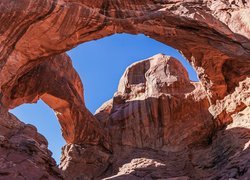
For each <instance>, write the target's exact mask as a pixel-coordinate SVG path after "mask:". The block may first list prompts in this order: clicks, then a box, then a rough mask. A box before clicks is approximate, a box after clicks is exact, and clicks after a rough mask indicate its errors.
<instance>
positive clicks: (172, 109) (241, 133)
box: [95, 54, 250, 179]
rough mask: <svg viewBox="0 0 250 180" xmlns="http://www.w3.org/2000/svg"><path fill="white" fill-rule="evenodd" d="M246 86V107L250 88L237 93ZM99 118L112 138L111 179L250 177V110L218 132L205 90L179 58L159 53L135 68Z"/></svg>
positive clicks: (99, 111) (240, 95)
mask: <svg viewBox="0 0 250 180" xmlns="http://www.w3.org/2000/svg"><path fill="white" fill-rule="evenodd" d="M246 81H247V82H249V81H248V80H246ZM243 86H244V88H246V89H245V91H244V92H245V93H243V91H241V92H242V93H240V94H238V96H237V97H238V98H241V100H242V102H243V103H246V102H248V101H249V96H246V94H249V85H246V84H244V85H242V84H241V85H240V87H238V88H237V90H242V87H243ZM244 94H245V96H244ZM232 96H234V95H232ZM228 99H229V98H228ZM233 100H237V98H233V97H231V98H230V101H233ZM224 104H225V106H226V107H228V108H230V107H231V105H230V103H228V104H226V103H224ZM246 104H247V103H246ZM234 105H235V106H237V105H236V103H234ZM245 107H246V105H245ZM232 108H233V107H232ZM243 109H244V108H243ZM95 116H96V117H97V118H98V119H99V120H100V121H101V122H102V123H104V124H105V127H106V129H107V130H108V131H109V132H110V135H111V137H112V146H113V160H112V164H111V168H110V172H109V173H110V174H116V175H113V176H111V177H109V178H107V179H116V178H117V179H142V178H146V179H162V178H164V179H165V178H166V179H167V178H175V177H176V178H179V179H220V178H222V179H227V178H241V179H247V178H248V176H249V173H250V172H249V167H250V163H249V162H250V161H249V160H250V159H249V145H250V129H249V127H250V126H249V125H250V118H249V108H246V109H244V110H243V111H241V112H239V113H238V114H234V115H233V116H232V117H231V118H232V121H233V123H232V124H230V125H229V126H228V127H227V128H226V129H225V130H220V131H218V132H217V129H216V125H215V123H216V121H215V119H214V118H215V116H213V115H212V114H210V112H209V102H208V97H207V94H206V91H205V90H204V89H203V88H202V86H201V83H200V82H190V80H189V78H188V75H187V72H186V70H185V69H184V68H183V67H182V65H181V64H180V62H178V61H177V60H175V59H174V58H171V57H167V56H165V55H162V54H159V55H156V56H154V57H151V58H149V59H147V60H144V61H141V62H138V63H135V64H133V65H131V66H130V67H129V68H128V69H127V70H126V71H125V73H124V75H123V77H122V78H121V80H120V83H119V87H118V91H117V92H116V93H115V95H114V97H113V99H112V100H110V101H108V102H107V103H105V104H104V105H103V106H102V107H101V108H100V109H99V110H97V112H96V115H95Z"/></svg>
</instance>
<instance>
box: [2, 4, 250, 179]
mask: <svg viewBox="0 0 250 180" xmlns="http://www.w3.org/2000/svg"><path fill="white" fill-rule="evenodd" d="M249 13H250V1H248V0H221V1H212V0H198V1H197V0H189V1H184V0H167V1H151V0H146V1H145V0H144V1H142V0H135V1H127V0H122V1H110V0H98V1H89V0H36V1H34V0H19V1H14V0H2V1H1V2H0V24H1V26H0V97H1V100H0V106H1V107H0V108H1V117H4V118H2V120H5V121H6V122H9V121H14V120H13V117H12V116H11V115H10V114H8V109H9V108H13V107H15V106H17V105H20V104H22V103H30V102H35V101H36V100H37V99H38V98H42V99H43V100H44V101H45V102H46V103H47V104H48V105H50V107H51V108H52V109H54V110H55V112H56V113H57V116H58V119H59V121H60V124H61V126H62V132H63V136H64V138H65V139H66V141H67V143H69V144H68V145H66V146H65V147H64V151H63V159H62V163H61V168H62V169H63V171H64V177H65V178H76V177H81V178H97V177H98V178H100V177H112V176H116V177H113V178H123V179H124V178H125V179H126V178H127V179H131V178H135V179H136V178H137V179H138V178H156V179H157V178H169V177H176V178H177V177H178V178H179V179H188V178H191V179H194V178H197V177H200V178H206V179H208V178H221V179H223V178H224V179H227V178H229V177H231V178H239V179H248V177H249V147H248V146H249V126H248V124H249V114H250V112H249V97H250V95H249V74H250V68H249V67H250V58H249V57H250V41H249V39H250V19H249V18H250V16H249ZM114 33H130V34H139V33H143V34H145V35H147V36H149V37H151V38H153V39H155V40H158V41H160V42H163V43H165V44H168V45H171V46H173V47H174V48H176V49H178V50H180V51H181V52H182V53H183V54H184V56H185V57H186V58H187V59H188V60H189V62H191V63H192V65H193V66H194V67H195V69H196V71H197V73H198V76H199V78H200V81H201V83H192V82H189V81H188V79H187V76H186V73H185V71H182V70H176V69H175V68H173V69H172V68H170V69H168V67H165V65H157V64H150V63H149V65H147V64H144V63H139V64H137V65H135V67H137V68H136V69H133V68H134V67H131V69H130V70H128V71H127V72H132V73H128V74H127V75H126V74H125V75H124V76H123V79H122V81H121V84H120V86H119V88H118V93H117V94H116V95H115V96H114V98H113V100H112V101H109V102H108V103H106V105H104V106H103V107H102V108H101V109H100V110H99V111H98V112H99V113H98V114H97V115H96V117H97V118H98V119H100V121H97V119H96V117H94V116H93V115H92V114H91V113H90V112H89V111H88V110H87V109H86V108H85V105H84V98H83V92H82V91H83V90H82V85H81V82H80V79H79V77H78V75H77V74H76V72H75V71H74V69H73V68H72V66H71V64H70V60H69V59H68V58H67V57H66V56H65V55H64V54H62V53H63V52H65V51H66V50H69V49H71V48H73V47H75V46H76V45H78V44H80V43H82V42H86V41H90V40H94V39H98V38H101V37H105V36H108V35H111V34H114ZM159 62H161V61H159ZM168 63H170V64H169V65H171V66H173V67H178V68H180V69H182V68H181V67H180V66H179V65H178V63H176V62H175V61H174V62H172V60H168V62H167V64H168ZM148 66H149V67H151V68H152V67H154V68H153V69H154V70H155V72H154V71H152V70H153V69H150V68H149V69H148ZM141 68H142V69H141ZM161 68H163V69H164V68H165V69H164V70H162V69H161ZM137 69H138V71H137ZM148 71H149V72H151V74H150V73H149V74H147V73H146V72H148ZM156 72H157V73H156ZM137 73H139V74H137ZM48 75H50V76H51V78H44V76H46V77H47V76H48ZM137 75H138V76H137ZM149 82H150V83H149ZM170 97H171V98H170ZM177 109H178V110H177ZM115 110H116V111H115ZM187 112H189V113H188V114H187ZM182 113H183V114H182ZM190 114H191V115H190ZM168 115H170V116H168ZM10 119H12V120H10ZM14 119H15V118H14ZM131 119H132V120H133V121H134V122H135V123H136V124H135V125H134V126H132V125H130V120H131ZM114 120H117V121H114ZM159 120H165V121H166V122H167V123H166V122H164V121H159ZM173 120H175V121H174V122H173ZM14 122H15V123H17V122H18V120H16V119H15V121H14ZM1 123H2V124H5V123H4V122H1ZM19 123H20V122H19ZM164 123H165V124H164ZM21 124H22V123H21ZM103 125H104V127H105V128H103V127H102V126H103ZM186 125H189V126H188V127H187V126H186ZM227 125H228V127H226V126H227ZM20 126H22V127H26V126H25V125H20ZM3 127H6V126H5V125H4V126H3ZM205 127H207V128H205ZM29 128H30V126H28V129H29ZM1 129H2V128H1ZM14 129H15V128H8V133H12V131H13V133H14V132H15V130H14ZM24 129H25V128H24ZM31 129H32V128H31ZM5 131H6V130H5V128H3V129H2V130H1V132H0V133H5ZM35 132H36V130H35V129H33V130H30V131H29V133H28V135H27V137H26V136H22V135H21V134H23V133H24V134H25V133H26V131H25V132H22V131H20V132H19V133H21V134H18V133H17V136H18V137H19V136H21V137H24V139H20V141H18V142H16V141H12V139H11V137H9V136H5V135H1V139H2V140H3V142H4V143H2V144H5V145H4V146H9V144H11V145H10V147H12V146H13V147H17V148H14V149H12V148H2V146H1V149H2V150H3V152H2V153H1V155H2V159H4V160H2V161H1V162H4V163H2V165H3V164H4V166H2V167H3V169H4V168H6V167H7V166H5V162H6V164H8V163H7V162H10V161H12V160H8V158H7V157H8V150H10V151H11V152H12V151H13V152H15V153H14V154H19V155H20V157H21V156H23V157H28V159H27V160H25V161H22V162H25V163H26V162H27V163H28V164H29V165H25V166H26V167H27V166H28V167H30V169H32V168H34V171H30V173H33V172H36V173H35V174H36V175H37V176H35V175H34V177H35V178H36V177H37V178H40V177H43V175H44V174H46V175H45V176H44V177H45V178H47V177H48V178H52V177H53V178H58V177H59V178H60V175H58V173H57V172H56V173H54V170H52V169H53V168H52V169H51V167H54V163H53V160H51V158H50V157H49V156H50V155H49V153H47V150H45V151H44V152H42V149H41V148H38V146H40V145H39V144H43V143H44V140H36V138H35V140H34V141H36V142H37V143H35V147H36V148H35V149H37V148H38V149H37V150H36V151H37V152H38V153H37V156H36V155H35V156H34V155H33V154H31V155H29V151H30V150H29V148H28V147H30V146H32V147H31V151H32V152H33V147H34V146H33V145H30V144H34V143H33V140H32V143H30V141H29V139H30V138H29V137H30V136H32V137H33V135H34V136H37V138H38V139H41V136H40V135H37V134H36V133H35ZM107 132H108V133H109V134H108V133H107ZM139 132H142V134H140V133H139ZM8 133H7V134H8ZM131 133H135V134H134V135H131ZM180 133H182V134H181V136H180ZM14 134H15V133H14ZM32 134H33V135H32ZM109 135H110V136H109ZM2 136H3V138H2ZM6 137H7V138H6ZM14 137H15V136H14ZM110 137H111V138H110ZM6 139H7V142H6ZM33 139H34V138H33ZM2 140H1V142H2ZM22 140H23V141H24V142H26V141H27V142H28V143H26V145H23V143H21V142H22ZM13 143H14V144H13ZM72 143H73V144H72ZM24 144H25V143H24ZM45 144H46V143H45ZM20 147H23V148H24V149H27V148H28V150H27V151H26V150H24V151H22V152H21V154H20ZM45 149H46V146H45ZM91 150H92V151H93V152H94V153H93V154H96V156H93V155H89V152H90V151H91ZM121 151H122V152H121ZM12 154H13V153H12ZM82 154H83V155H82ZM11 156H12V155H10V157H11ZM42 156H45V158H43V161H42V163H41V164H39V165H36V164H37V161H39V162H40V160H38V159H40V158H41V157H42ZM142 157H143V158H142ZM95 158H97V159H95ZM17 159H19V157H18V158H17ZM44 159H45V160H44ZM74 160H76V162H79V164H81V168H82V169H81V170H80V168H79V171H78V167H79V164H78V165H76V163H74V162H75V161H74ZM44 161H45V162H49V163H45V164H44ZM13 162H14V164H20V166H19V165H17V166H11V165H10V167H11V168H9V169H11V172H7V171H6V169H4V170H3V171H2V172H3V173H1V174H0V175H1V177H5V176H8V177H9V178H12V177H17V176H19V175H17V174H19V172H20V171H22V173H21V175H20V176H23V177H24V178H26V177H28V178H29V177H31V176H33V175H32V174H29V173H28V172H27V171H25V170H20V169H19V168H23V167H22V163H17V162H15V161H13ZM10 164H11V163H10ZM31 164H32V165H31ZM12 165H13V164H12ZM88 165H89V167H95V168H93V169H92V168H91V171H89V170H88ZM48 166H49V167H48ZM131 166H132V167H131ZM37 167H39V168H37ZM74 167H77V168H74ZM145 167H146V168H145ZM15 168H16V170H15ZM119 168H120V169H119ZM38 169H39V170H38ZM46 171H47V173H46ZM86 171H88V172H86ZM16 172H18V173H16ZM26 172H27V173H26ZM97 172H98V173H97ZM70 173H71V174H70ZM118 176H119V177H118Z"/></svg>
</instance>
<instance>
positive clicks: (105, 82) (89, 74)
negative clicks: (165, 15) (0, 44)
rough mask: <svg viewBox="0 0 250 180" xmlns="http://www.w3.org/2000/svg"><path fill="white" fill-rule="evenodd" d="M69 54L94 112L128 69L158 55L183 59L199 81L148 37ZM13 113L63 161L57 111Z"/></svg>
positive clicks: (124, 37)
mask: <svg viewBox="0 0 250 180" xmlns="http://www.w3.org/2000/svg"><path fill="white" fill-rule="evenodd" d="M67 53H68V55H69V56H70V57H71V59H72V61H73V65H74V67H75V69H76V70H77V72H78V73H79V75H80V77H81V79H82V82H83V85H84V95H85V103H86V106H87V107H88V109H89V110H90V111H91V112H93V113H94V112H95V110H96V109H98V107H100V106H101V105H102V104H103V103H104V102H105V101H107V100H109V99H110V98H112V96H113V94H114V93H115V91H116V90H117V86H118V82H119V80H120V78H121V76H122V74H123V72H124V71H125V69H126V67H128V66H129V65H130V64H132V63H133V62H136V61H139V60H142V59H146V58H148V57H151V56H153V55H155V54H158V53H163V54H166V55H170V56H173V57H175V58H176V59H178V60H180V62H181V63H182V64H183V65H184V67H185V68H186V69H187V70H188V73H189V78H190V79H191V80H193V81H197V80H198V79H197V75H196V73H195V71H194V70H193V68H192V67H191V66H190V64H189V63H188V62H187V61H186V60H185V59H184V58H183V57H182V55H181V54H180V53H179V52H178V51H177V50H175V49H173V48H171V47H169V46H166V45H165V44H162V43H160V42H157V41H155V40H153V39H150V38H148V37H146V36H144V35H128V34H116V35H112V36H109V37H106V38H103V39H100V40H96V41H90V42H87V43H83V44H81V45H79V46H77V47H76V48H74V49H72V50H71V51H69V52H67ZM11 112H12V113H13V114H15V115H16V116H17V117H18V118H19V119H20V120H22V121H23V122H25V123H29V124H33V125H35V126H36V127H37V129H38V131H39V132H40V133H41V134H43V135H44V136H45V137H46V139H47V140H48V142H49V149H50V150H51V151H52V152H53V157H54V158H55V160H56V161H57V162H59V160H60V155H61V147H62V146H63V145H64V144H65V141H64V139H63V138H62V136H61V130H60V125H59V123H58V121H57V119H56V117H55V115H54V112H53V111H52V110H51V109H50V108H49V107H48V106H47V105H46V104H44V103H43V102H42V101H39V102H38V103H37V104H24V105H21V106H19V107H17V108H15V109H13V110H11Z"/></svg>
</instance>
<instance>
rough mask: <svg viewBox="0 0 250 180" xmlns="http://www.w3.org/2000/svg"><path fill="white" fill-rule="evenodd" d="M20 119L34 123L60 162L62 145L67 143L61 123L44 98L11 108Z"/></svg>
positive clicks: (54, 156) (53, 155) (27, 122)
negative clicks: (33, 102)
mask: <svg viewBox="0 0 250 180" xmlns="http://www.w3.org/2000/svg"><path fill="white" fill-rule="evenodd" d="M10 113H12V114H14V115H15V116H16V117H17V118H18V119H20V120H21V121H23V122H24V123H26V124H31V125H34V126H35V127H36V128H37V131H38V132H39V133H41V134H42V135H43V136H44V137H45V138H46V139H47V141H48V148H49V150H50V151H51V152H52V153H53V154H52V157H53V158H54V159H55V160H56V162H57V163H60V157H61V151H60V149H61V147H62V146H64V145H65V140H64V139H63V137H62V133H61V128H60V124H59V122H58V120H57V118H56V116H55V114H54V112H53V111H52V110H51V108H50V107H48V106H47V105H46V104H45V103H44V102H43V101H42V100H39V101H38V102H37V103H36V104H23V105H20V106H18V107H16V108H15V109H12V110H10Z"/></svg>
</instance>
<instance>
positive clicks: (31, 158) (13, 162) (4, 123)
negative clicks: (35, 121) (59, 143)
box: [0, 109, 63, 179]
mask: <svg viewBox="0 0 250 180" xmlns="http://www.w3.org/2000/svg"><path fill="white" fill-rule="evenodd" d="M51 155H52V153H51V152H50V151H49V150H48V142H47V140H46V139H45V138H44V137H43V136H42V135H41V134H39V133H38V132H37V130H36V128H35V127H34V126H32V125H26V124H24V123H22V122H20V121H19V120H18V119H17V118H16V117H15V116H14V115H12V114H10V113H7V112H4V111H3V109H1V111H0V179H63V177H62V175H61V172H60V170H59V169H58V168H57V166H56V162H55V160H54V159H53V158H52V157H51Z"/></svg>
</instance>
